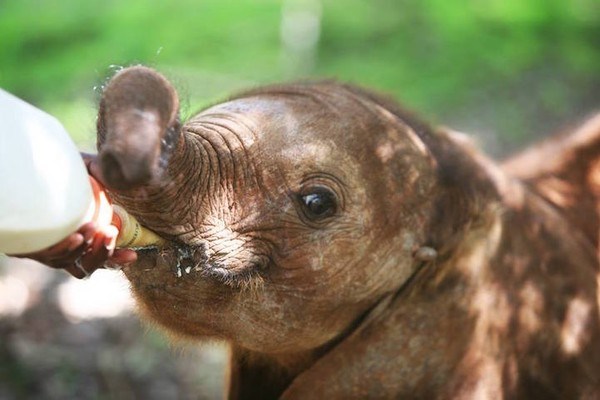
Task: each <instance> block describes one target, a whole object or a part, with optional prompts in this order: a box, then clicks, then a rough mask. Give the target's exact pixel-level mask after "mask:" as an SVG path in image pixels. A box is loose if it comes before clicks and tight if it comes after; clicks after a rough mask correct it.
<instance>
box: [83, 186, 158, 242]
mask: <svg viewBox="0 0 600 400" xmlns="http://www.w3.org/2000/svg"><path fill="white" fill-rule="evenodd" d="M90 184H91V186H92V192H93V194H94V201H93V204H92V207H91V212H90V216H89V219H88V221H95V222H96V223H97V224H98V225H99V226H106V225H109V224H113V225H115V226H116V227H117V229H118V230H119V234H118V236H117V243H116V246H117V247H118V248H141V247H161V246H163V245H164V244H165V239H163V238H161V237H160V236H158V235H157V234H156V233H154V232H152V231H151V230H150V229H148V228H145V227H144V226H142V225H141V224H140V223H139V222H138V220H137V219H135V217H134V216H133V215H131V214H129V213H128V212H127V211H126V210H125V209H124V208H123V207H120V206H118V205H116V204H111V202H110V199H109V197H108V195H107V193H106V191H105V190H104V188H103V187H102V185H100V183H99V182H98V181H97V180H96V179H94V178H93V177H92V176H90Z"/></svg>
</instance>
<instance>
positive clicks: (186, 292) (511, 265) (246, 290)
mask: <svg viewBox="0 0 600 400" xmlns="http://www.w3.org/2000/svg"><path fill="white" fill-rule="evenodd" d="M178 104H179V102H178V98H177V94H176V92H175V90H174V89H173V88H172V86H171V85H170V84H169V82H168V81H167V80H166V79H165V78H164V77H162V76H161V75H160V74H158V73H157V72H155V71H153V70H151V69H149V68H145V67H141V66H138V67H132V68H128V69H125V70H123V71H121V72H119V73H118V74H116V75H115V76H114V77H113V78H112V80H111V81H110V82H109V83H108V85H107V86H106V88H105V90H104V94H103V97H102V100H101V104H100V112H99V118H98V151H99V155H98V158H97V159H96V160H95V161H94V163H96V166H95V167H94V168H96V171H97V174H98V176H99V178H100V179H101V180H102V181H103V183H104V184H105V185H106V186H107V187H108V189H109V190H110V193H111V196H112V198H113V200H114V201H115V203H117V204H120V205H121V206H123V207H124V208H125V209H126V210H128V211H129V212H130V213H131V214H132V215H134V216H135V217H136V218H138V220H139V221H140V222H141V223H142V224H143V225H145V226H146V227H148V228H149V229H151V230H153V231H155V232H157V233H158V234H160V235H161V236H163V237H164V238H166V239H167V240H168V245H166V246H165V247H164V248H162V249H151V248H149V249H138V251H137V253H138V255H137V261H135V262H134V263H131V264H129V265H127V266H125V267H124V268H123V271H124V273H125V275H126V276H127V278H128V279H129V280H130V281H131V284H132V289H133V292H134V294H135V297H136V299H137V301H138V303H139V306H140V309H141V310H142V311H143V314H144V315H145V316H146V317H148V318H149V319H151V320H153V321H156V322H157V323H158V325H160V326H162V327H164V328H165V329H166V330H168V331H169V332H171V333H172V334H173V335H174V336H177V337H180V338H184V339H185V338H189V339H200V340H203V339H217V340H223V341H226V342H228V343H229V344H230V345H231V371H230V374H229V376H230V383H229V389H228V396H229V397H230V398H256V399H270V398H283V399H311V398H318V399H364V398H394V399H395V398H403V399H501V398H511V399H512V398H519V399H577V398H583V399H594V398H600V319H599V318H600V314H599V299H600V294H599V292H598V285H599V283H600V274H599V272H600V271H599V268H598V267H599V265H598V239H599V238H598V233H599V224H598V218H599V208H598V206H600V202H599V201H598V196H600V163H598V162H596V161H600V120H599V119H598V118H596V119H595V120H592V121H590V122H589V123H588V124H587V125H585V126H584V127H583V128H581V129H580V130H578V131H577V132H575V134H573V135H571V136H569V137H563V138H557V139H555V140H553V141H551V142H549V143H547V144H545V145H542V146H538V147H536V148H534V149H533V150H530V151H528V152H526V153H523V154H522V155H521V156H517V157H516V158H514V159H512V160H509V161H508V162H507V163H505V164H504V165H498V164H495V163H494V162H492V161H490V160H488V159H487V158H486V157H485V156H484V155H482V154H481V153H480V152H478V151H477V150H476V149H475V148H473V146H472V145H470V144H469V142H468V141H466V140H465V139H464V138H463V137H462V136H461V135H460V134H457V133H453V132H450V131H447V130H441V129H433V128H431V127H430V126H428V125H427V124H425V123H423V122H422V121H420V120H419V119H417V118H416V117H415V116H413V115H412V114H410V113H408V112H407V111H405V110H403V109H402V108H400V107H399V106H397V105H396V104H395V103H394V102H392V101H390V100H388V99H386V98H382V97H379V96H378V95H375V94H373V93H371V92H368V91H365V90H362V89H359V88H356V87H353V86H349V85H343V84H339V83H334V82H321V83H306V84H290V85H281V86H269V87H262V88H258V89H255V90H250V91H247V92H244V93H241V94H238V95H237V96H235V97H233V98H232V99H230V100H229V101H226V102H224V103H221V104H218V105H215V106H212V107H209V108H207V109H205V110H204V111H201V112H200V113H198V114H197V115H195V116H194V117H193V118H191V119H190V120H189V121H186V122H183V123H182V122H180V121H179V117H178ZM94 168H92V170H94Z"/></svg>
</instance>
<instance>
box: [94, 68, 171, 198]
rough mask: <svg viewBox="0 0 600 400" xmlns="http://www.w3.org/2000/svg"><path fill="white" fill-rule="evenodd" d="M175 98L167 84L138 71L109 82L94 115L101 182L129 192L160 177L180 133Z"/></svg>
mask: <svg viewBox="0 0 600 400" xmlns="http://www.w3.org/2000/svg"><path fill="white" fill-rule="evenodd" d="M178 114H179V99H178V97H177V92H176V91H175V89H174V88H173V86H172V85H171V84H170V83H169V81H168V80H167V79H166V78H164V77H163V76H162V75H160V74H159V73H158V72H156V71H154V70H152V69H150V68H147V67H143V66H135V67H130V68H126V69H124V70H122V71H120V72H119V73H117V74H116V75H115V76H114V77H113V78H112V79H111V80H110V81H109V83H108V85H107V86H106V88H105V89H104V92H103V94H102V98H101V101H100V109H99V114H98V123H97V129H98V143H97V146H98V152H99V163H100V169H101V172H102V178H103V180H104V183H105V184H106V185H107V186H108V187H109V188H111V189H114V190H126V189H133V188H136V187H140V186H143V185H146V184H148V183H150V182H152V181H153V180H156V179H157V178H159V177H160V175H161V173H162V170H163V169H164V167H165V166H166V164H167V161H168V159H169V157H170V155H171V154H170V153H171V150H172V149H173V148H174V147H175V144H176V141H177V140H178V137H179V132H180V130H181V123H180V121H179V117H178Z"/></svg>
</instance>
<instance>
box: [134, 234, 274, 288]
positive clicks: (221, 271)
mask: <svg viewBox="0 0 600 400" xmlns="http://www.w3.org/2000/svg"><path fill="white" fill-rule="evenodd" d="M137 252H138V261H137V262H135V263H133V264H130V265H127V266H125V267H123V272H124V273H125V275H127V276H128V277H129V278H133V277H135V278H136V280H143V281H153V280H155V281H161V282H164V281H165V280H169V281H170V280H173V281H177V282H182V281H185V280H189V279H191V280H198V279H202V280H206V281H212V282H215V283H219V284H222V285H225V286H232V287H241V286H243V287H246V286H256V283H257V282H258V283H262V281H263V278H262V272H263V271H264V270H265V268H266V264H267V262H268V261H267V260H266V259H265V258H264V257H251V258H250V259H248V260H240V259H234V260H231V259H227V258H225V259H223V258H215V257H211V256H210V254H209V251H207V246H206V245H205V244H202V243H201V244H197V245H187V244H183V243H173V242H171V244H170V245H169V246H166V247H164V248H156V247H154V248H143V249H138V250H137Z"/></svg>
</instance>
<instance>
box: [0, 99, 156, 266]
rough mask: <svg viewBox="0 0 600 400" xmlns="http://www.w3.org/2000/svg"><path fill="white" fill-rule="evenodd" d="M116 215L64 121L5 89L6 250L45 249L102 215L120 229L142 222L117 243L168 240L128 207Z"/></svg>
mask: <svg viewBox="0 0 600 400" xmlns="http://www.w3.org/2000/svg"><path fill="white" fill-rule="evenodd" d="M100 199H101V200H102V201H100ZM100 209H102V210H100ZM112 214H113V209H112V207H111V206H110V203H109V202H108V200H107V198H106V194H105V193H104V192H103V189H102V188H101V187H100V186H99V185H97V184H94V190H92V187H91V186H90V178H89V177H88V174H87V170H86V168H85V165H84V163H83V161H82V159H81V156H80V154H79V151H78V150H77V148H76V146H75V144H74V143H73V142H72V140H71V138H70V137H69V135H68V134H67V132H66V131H65V129H64V127H63V126H62V124H61V123H60V122H59V121H58V120H57V119H56V118H54V117H53V116H51V115H49V114H47V113H45V112H43V111H41V110H39V109H37V108H35V107H33V106H32V105H30V104H28V103H26V102H24V101H22V100H21V99H19V98H17V97H15V96H13V95H11V94H10V93H7V92H6V91H4V90H2V89H0V253H6V254H24V253H31V252H35V251H39V250H42V249H45V248H47V247H49V246H51V245H53V244H56V243H58V242H59V241H60V240H62V239H63V238H65V237H67V236H68V235H69V234H71V233H72V232H75V231H76V230H77V229H78V228H79V227H80V226H81V225H83V224H84V223H85V222H88V221H90V220H92V219H97V218H101V219H103V220H102V221H97V222H99V223H101V224H103V223H106V224H109V223H111V220H113V223H114V221H115V220H116V222H117V223H116V224H117V225H118V226H119V227H120V228H121V226H126V225H127V226H134V227H137V228H136V229H134V230H133V231H132V233H128V234H127V235H123V234H124V233H126V232H125V229H122V228H121V229H122V232H121V233H120V235H119V237H118V240H117V246H119V244H124V245H125V246H127V247H136V246H137V247H143V246H148V245H158V244H159V243H161V242H162V239H160V238H159V237H158V236H156V235H155V234H153V233H152V232H150V231H148V230H147V229H143V228H142V227H141V226H140V225H139V223H137V221H135V219H134V218H133V217H131V216H130V215H128V214H127V213H126V212H125V211H124V210H122V209H120V210H119V213H118V214H117V215H116V216H117V218H113V215H112ZM130 230H131V229H130ZM131 235H135V237H133V238H132V237H131ZM125 236H127V237H125ZM140 239H143V240H142V241H140Z"/></svg>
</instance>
